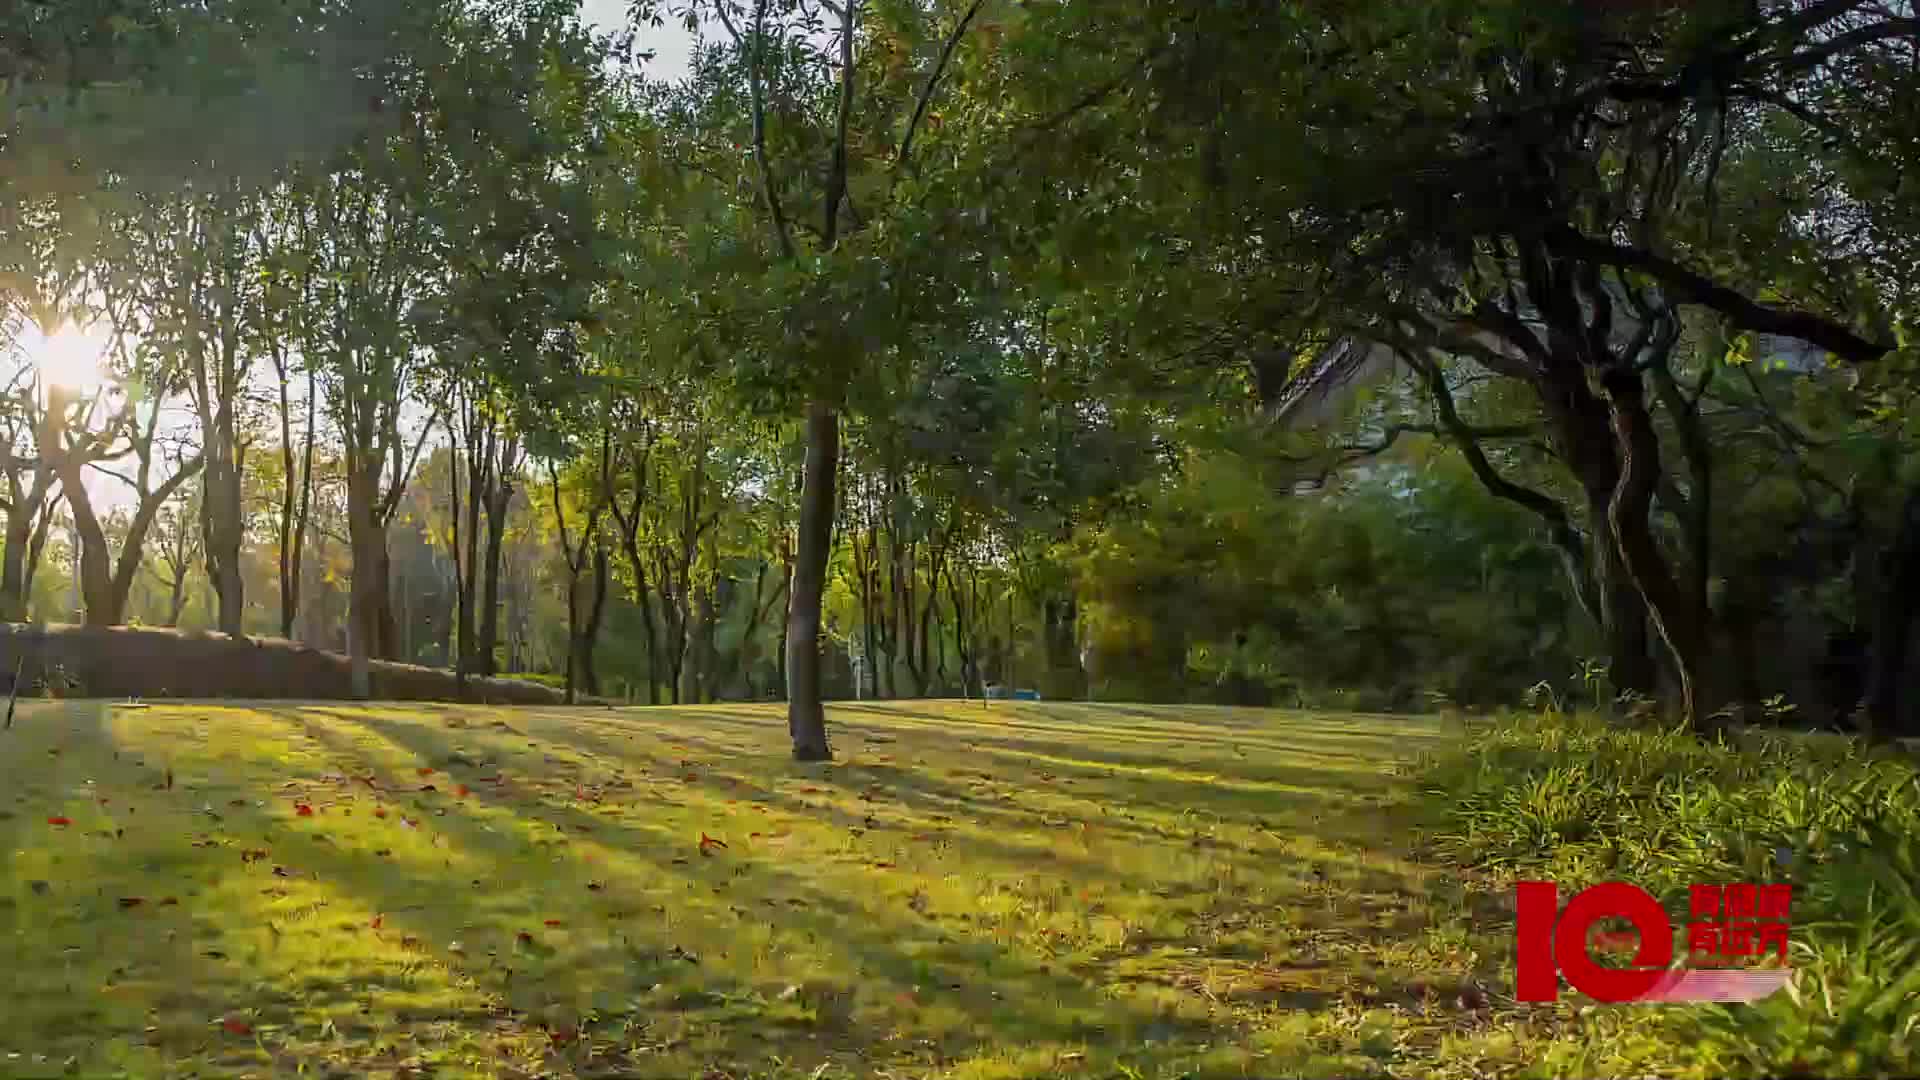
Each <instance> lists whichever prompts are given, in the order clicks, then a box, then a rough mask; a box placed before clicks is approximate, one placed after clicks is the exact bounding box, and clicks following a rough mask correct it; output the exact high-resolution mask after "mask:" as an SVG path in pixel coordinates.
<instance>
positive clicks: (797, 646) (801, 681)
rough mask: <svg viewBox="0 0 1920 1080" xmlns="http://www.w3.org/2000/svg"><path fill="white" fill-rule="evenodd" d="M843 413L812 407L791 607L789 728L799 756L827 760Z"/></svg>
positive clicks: (818, 405)
mask: <svg viewBox="0 0 1920 1080" xmlns="http://www.w3.org/2000/svg"><path fill="white" fill-rule="evenodd" d="M839 457H840V418H839V416H838V415H837V414H836V413H835V412H834V410H833V407H832V406H831V405H829V404H827V403H826V402H824V401H814V402H811V403H809V404H808V406H807V455H806V465H805V468H804V470H803V472H802V481H801V488H800V537H799V541H800V542H799V550H798V551H797V552H796V553H795V558H794V567H793V587H792V590H791V603H790V606H789V609H788V612H787V642H786V658H787V664H786V666H787V671H786V676H787V733H788V735H789V736H790V737H791V738H792V740H793V756H794V758H795V759H796V760H798V761H827V760H831V759H832V757H833V750H832V748H831V747H830V746H828V744H827V716H826V706H825V703H824V702H823V701H822V699H821V692H822V686H821V677H820V676H821V656H820V632H821V618H820V615H821V611H820V609H821V603H822V601H824V600H825V598H826V585H827V557H828V555H829V552H828V550H827V548H828V545H829V544H830V543H831V541H832V538H833V509H834V492H833V487H834V478H835V474H836V473H837V472H838V469H839Z"/></svg>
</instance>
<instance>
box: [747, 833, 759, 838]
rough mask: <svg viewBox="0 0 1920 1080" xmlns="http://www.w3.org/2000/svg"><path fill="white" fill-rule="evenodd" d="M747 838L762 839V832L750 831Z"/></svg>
mask: <svg viewBox="0 0 1920 1080" xmlns="http://www.w3.org/2000/svg"><path fill="white" fill-rule="evenodd" d="M747 839H749V840H758V839H760V834H759V833H757V832H750V833H748V834H747Z"/></svg>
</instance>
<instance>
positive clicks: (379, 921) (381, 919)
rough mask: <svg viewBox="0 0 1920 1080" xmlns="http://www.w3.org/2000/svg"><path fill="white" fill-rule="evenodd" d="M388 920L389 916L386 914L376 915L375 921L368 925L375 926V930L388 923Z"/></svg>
mask: <svg viewBox="0 0 1920 1080" xmlns="http://www.w3.org/2000/svg"><path fill="white" fill-rule="evenodd" d="M386 921H387V917H386V916H385V915H375V916H374V917H373V921H372V922H369V923H368V924H367V925H368V926H371V927H373V928H374V929H375V930H378V929H380V927H381V926H382V925H384V924H385V923H386Z"/></svg>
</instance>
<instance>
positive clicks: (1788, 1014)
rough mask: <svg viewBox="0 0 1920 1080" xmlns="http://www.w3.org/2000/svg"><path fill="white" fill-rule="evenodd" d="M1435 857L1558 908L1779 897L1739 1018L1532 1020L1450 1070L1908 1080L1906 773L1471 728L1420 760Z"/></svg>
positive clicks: (1552, 722)
mask: <svg viewBox="0 0 1920 1080" xmlns="http://www.w3.org/2000/svg"><path fill="white" fill-rule="evenodd" d="M1420 773H1421V776H1422V781H1421V787H1422V789H1423V794H1424V795H1425V796H1426V798H1425V800H1424V801H1425V809H1426V810H1427V811H1429V812H1430V813H1431V814H1432V819H1431V820H1432V823H1433V824H1434V825H1435V829H1434V834H1433V836H1432V847H1433V850H1434V851H1435V853H1436V854H1437V855H1438V856H1440V857H1442V858H1445V859H1447V860H1448V861H1451V862H1454V863H1456V864H1459V865H1461V866H1464V867H1472V868H1474V869H1475V870H1476V871H1479V872H1482V873H1484V874H1486V875H1487V876H1488V877H1489V878H1490V879H1491V880H1493V881H1505V880H1510V879H1511V878H1513V877H1536V878H1546V879H1551V880H1554V881H1557V882H1559V883H1560V884H1561V885H1562V887H1563V889H1564V890H1565V891H1567V892H1571V891H1572V890H1575V889H1578V888H1581V887H1584V886H1585V885H1589V884H1593V883H1595V882H1598V881H1601V880H1624V881H1629V882H1633V883H1635V884H1638V885H1641V886H1642V887H1645V888H1647V889H1648V890H1649V891H1651V892H1653V893H1654V894H1655V895H1657V896H1659V897H1660V898H1661V899H1662V900H1663V902H1664V903H1665V905H1666V906H1667V907H1668V909H1669V911H1670V912H1671V913H1672V916H1673V918H1674V920H1675V921H1676V922H1681V921H1684V920H1685V919H1686V918H1687V915H1686V912H1687V907H1688V905H1687V893H1686V890H1687V886H1688V885H1689V884H1690V883H1693V882H1703V883H1726V882H1740V881H1745V882H1759V881H1771V882H1786V883H1789V884H1790V885H1791V886H1792V888H1793V912H1792V930H1791V937H1792V942H1791V949H1790V953H1789V962H1790V963H1791V965H1792V966H1793V969H1794V978H1793V982H1792V983H1791V984H1790V985H1789V987H1788V990H1787V992H1786V993H1783V994H1779V995H1775V996H1774V997H1772V998H1769V999H1767V1000H1765V1001H1762V1002H1759V1003H1756V1004H1754V1005H1751V1006H1714V1005H1706V1006H1685V1007H1678V1006H1636V1007H1613V1008H1609V1009H1602V1010H1596V1011H1594V1012H1591V1013H1582V1012H1580V1011H1579V1007H1578V1006H1577V1005H1574V1004H1572V1003H1570V1002H1567V1003H1562V1005H1560V1006H1559V1007H1557V1008H1553V1009H1546V1008H1542V1009H1541V1010H1539V1014H1538V1016H1536V1018H1535V1019H1536V1021H1539V1020H1550V1021H1556V1022H1549V1023H1537V1022H1536V1024H1535V1030H1534V1035H1535V1037H1533V1038H1530V1039H1523V1040H1520V1041H1517V1042H1514V1043H1511V1044H1504V1043H1502V1042H1501V1041H1500V1040H1499V1039H1498V1038H1488V1039H1483V1040H1481V1042H1480V1045H1478V1046H1477V1047H1466V1046H1462V1047H1460V1048H1459V1049H1460V1050H1461V1051H1462V1054H1460V1055H1455V1060H1457V1059H1458V1058H1459V1057H1462V1056H1465V1055H1467V1054H1478V1055H1480V1056H1481V1059H1482V1062H1483V1065H1484V1066H1485V1067H1486V1068H1487V1069H1488V1070H1489V1071H1506V1070H1509V1069H1517V1070H1521V1071H1528V1072H1531V1073H1532V1074H1534V1075H1541V1076H1565V1075H1574V1076H1647V1075H1660V1076H1674V1077H1697V1078H1712V1077H1723V1076H1835V1075H1838V1076H1911V1075H1914V1074H1915V1072H1916V1071H1920V772H1916V769H1915V762H1914V759H1913V758H1912V757H1911V756H1908V755H1906V754H1903V753H1900V752H1897V751H1891V750H1887V749H1874V748H1869V747H1866V746H1864V745H1862V744H1861V743H1859V742H1858V741H1857V740H1850V739H1841V738H1835V737H1830V736H1808V735H1804V734H1797V733H1785V732H1771V733H1768V732H1754V733H1748V734H1747V735H1744V736H1742V737H1739V738H1738V739H1736V740H1734V741H1733V742H1732V743H1728V742H1725V741H1715V742H1712V743H1708V742H1703V741H1701V740H1699V739H1696V738H1694V737H1692V736H1690V735H1688V734H1686V733H1684V732H1682V731H1680V730H1676V729H1662V728H1659V727H1654V726H1647V725H1642V724H1635V723H1622V722H1620V721H1617V720H1605V719H1600V718H1596V717H1592V716H1584V715H1579V716H1563V715H1560V714H1558V713H1556V712H1548V713H1544V714H1540V715H1531V716H1527V715H1519V716H1509V717H1503V718H1499V719H1497V720H1496V721H1494V722H1492V723H1484V722H1483V723H1479V724H1476V725H1475V726H1474V728H1473V729H1472V730H1471V731H1470V733H1469V735H1468V737H1466V738H1462V739H1459V740H1457V741H1454V742H1452V743H1449V744H1446V745H1445V746H1444V747H1443V749H1442V751H1441V752H1440V753H1438V754H1436V755H1434V756H1433V757H1431V758H1430V759H1428V760H1427V761H1426V762H1424V763H1423V765H1422V767H1421V769H1420Z"/></svg>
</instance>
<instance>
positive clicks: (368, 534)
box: [347, 451, 386, 701]
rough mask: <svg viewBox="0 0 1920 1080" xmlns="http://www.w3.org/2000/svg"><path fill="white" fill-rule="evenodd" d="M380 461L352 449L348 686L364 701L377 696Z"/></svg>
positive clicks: (382, 551) (382, 543)
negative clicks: (369, 459) (376, 573)
mask: <svg viewBox="0 0 1920 1080" xmlns="http://www.w3.org/2000/svg"><path fill="white" fill-rule="evenodd" d="M378 477H379V464H378V462H377V461H375V462H372V463H368V462H364V461H362V460H360V455H358V454H355V453H353V452H351V451H349V454H348V457H347V537H348V543H349V544H350V545H351V547H352V552H353V576H352V577H351V578H350V579H349V581H350V585H349V589H348V594H349V597H350V607H349V609H348V614H347V662H348V678H349V684H350V690H351V692H352V694H353V696H354V697H355V698H357V699H359V700H361V701H365V700H367V699H368V698H371V697H372V696H373V666H372V663H371V659H372V651H373V649H374V642H375V638H376V637H377V636H378V635H379V632H380V628H379V627H380V617H381V611H380V603H381V597H380V593H381V591H382V590H381V589H380V587H379V585H378V584H377V583H376V581H375V577H374V573H373V572H370V571H372V570H373V569H374V568H376V567H378V568H379V572H384V570H385V565H384V564H385V556H386V531H385V530H384V529H382V528H380V524H379V521H378V520H377V519H378V515H377V510H376V507H375V505H374V504H375V498H376V496H377V494H378V492H377V488H378V484H379V479H378Z"/></svg>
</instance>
